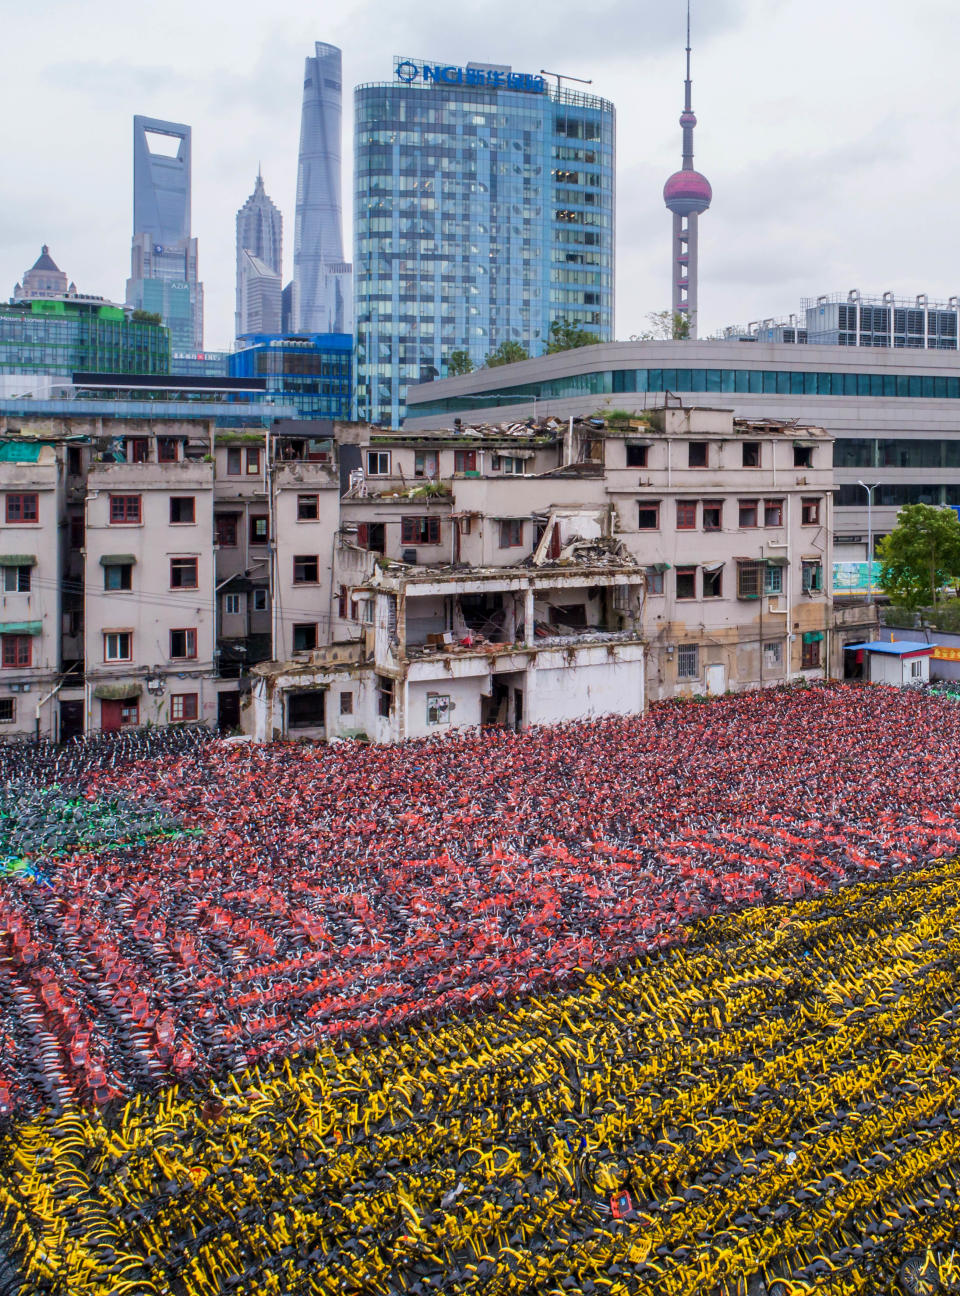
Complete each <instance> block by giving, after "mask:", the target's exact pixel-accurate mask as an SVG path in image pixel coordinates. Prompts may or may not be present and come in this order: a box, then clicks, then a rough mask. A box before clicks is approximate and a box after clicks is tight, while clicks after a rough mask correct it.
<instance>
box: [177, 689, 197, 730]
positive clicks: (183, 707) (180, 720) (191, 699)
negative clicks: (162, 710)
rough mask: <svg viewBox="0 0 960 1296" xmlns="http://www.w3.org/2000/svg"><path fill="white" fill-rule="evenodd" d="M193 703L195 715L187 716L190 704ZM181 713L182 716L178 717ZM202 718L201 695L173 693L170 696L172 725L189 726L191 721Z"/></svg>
mask: <svg viewBox="0 0 960 1296" xmlns="http://www.w3.org/2000/svg"><path fill="white" fill-rule="evenodd" d="M190 703H192V711H193V714H192V715H189V714H187V709H188V704H190ZM178 711H180V712H181V714H180V715H177V712H178ZM199 718H200V694H199V693H171V694H170V723H171V724H189V723H190V721H191V720H199Z"/></svg>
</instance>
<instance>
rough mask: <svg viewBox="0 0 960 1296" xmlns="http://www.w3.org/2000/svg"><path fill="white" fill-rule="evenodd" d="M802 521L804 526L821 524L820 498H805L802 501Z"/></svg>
mask: <svg viewBox="0 0 960 1296" xmlns="http://www.w3.org/2000/svg"><path fill="white" fill-rule="evenodd" d="M800 521H801V522H802V523H803V525H804V526H819V525H820V498H819V496H817V497H815V498H814V499H803V500H801V501H800Z"/></svg>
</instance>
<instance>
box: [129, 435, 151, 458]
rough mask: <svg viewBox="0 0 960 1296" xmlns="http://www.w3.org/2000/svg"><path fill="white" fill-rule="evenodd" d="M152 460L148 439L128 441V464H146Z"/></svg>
mask: <svg viewBox="0 0 960 1296" xmlns="http://www.w3.org/2000/svg"><path fill="white" fill-rule="evenodd" d="M149 459H150V442H149V441H148V440H147V438H146V437H131V438H130V439H129V440H128V441H127V463H133V464H145V463H147V462H148V461H149Z"/></svg>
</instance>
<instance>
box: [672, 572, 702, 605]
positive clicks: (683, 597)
mask: <svg viewBox="0 0 960 1296" xmlns="http://www.w3.org/2000/svg"><path fill="white" fill-rule="evenodd" d="M681 578H683V580H688V579H689V580H690V581H692V586H691V588H692V590H693V592H692V593H691V594H681V593H680V580H681ZM673 594H674V598H675V599H676V601H677V602H678V603H692V602H695V601H696V598H697V566H696V564H695V563H684V564H683V565H682V566H679V567H675V568H674V585H673Z"/></svg>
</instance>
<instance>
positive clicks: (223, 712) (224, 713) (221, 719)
mask: <svg viewBox="0 0 960 1296" xmlns="http://www.w3.org/2000/svg"><path fill="white" fill-rule="evenodd" d="M217 728H218V729H220V730H225V729H226V730H229V729H239V728H240V694H239V693H238V692H237V691H236V690H235V689H229V690H227V691H225V692H223V693H218V694H217Z"/></svg>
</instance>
